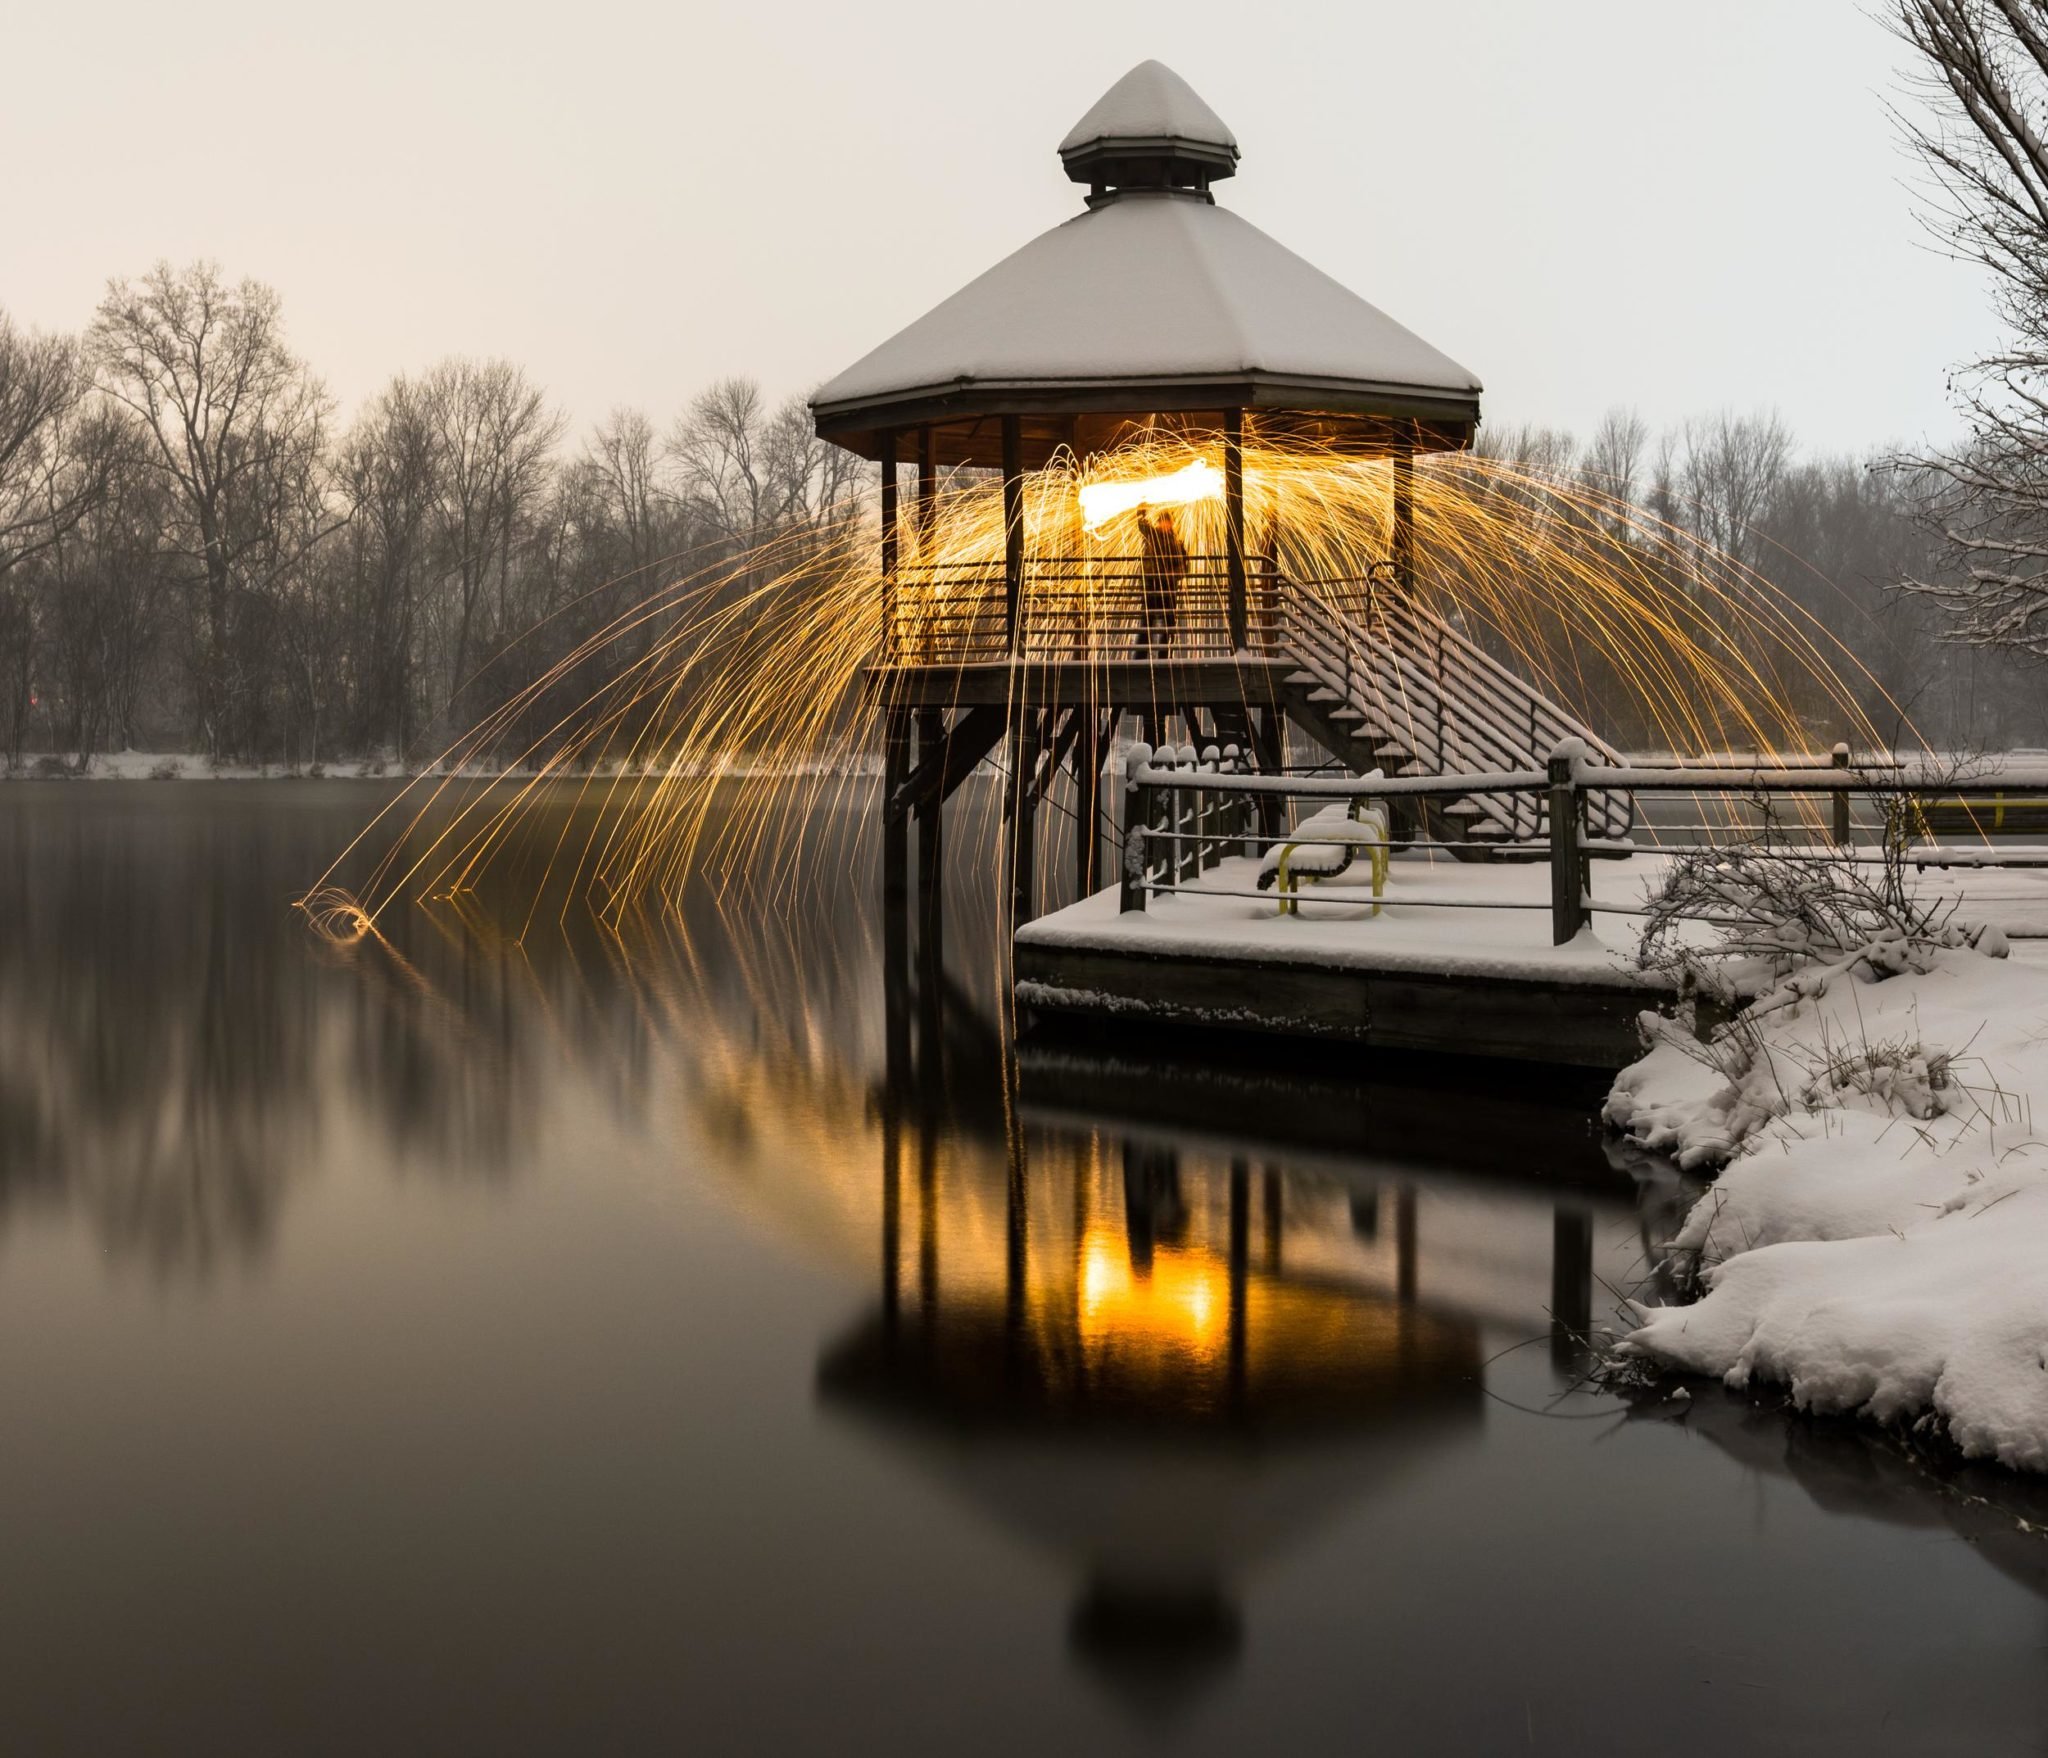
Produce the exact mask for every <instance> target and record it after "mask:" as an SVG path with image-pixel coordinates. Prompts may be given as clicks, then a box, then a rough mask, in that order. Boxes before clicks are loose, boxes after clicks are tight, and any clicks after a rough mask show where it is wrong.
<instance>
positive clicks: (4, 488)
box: [0, 312, 105, 575]
mask: <svg viewBox="0 0 2048 1758" xmlns="http://www.w3.org/2000/svg"><path fill="white" fill-rule="evenodd" d="M88 388H89V380H88V379H87V377H86V375H85V373H84V372H83V371H82V370H81V368H80V364H79V357H78V345H77V343H75V342H74V341H72V340H71V338H70V337H68V336H45V335H35V334H24V333H23V332H22V331H21V330H19V329H17V328H16V327H15V325H14V324H13V322H12V321H11V320H10V319H9V318H8V316H7V314H6V313H5V312H0V575H4V574H5V573H6V572H7V571H8V570H9V569H10V568H12V567H13V566H15V564H16V563H18V562H21V561H24V560H26V559H27V558H28V557H29V556H32V555H34V554H35V553H36V552H37V551H38V550H40V549H43V548H44V547H46V546H47V545H49V544H51V543H54V542H56V540H57V539H58V538H59V537H61V536H62V535H63V534H64V533H65V532H66V531H67V530H69V529H70V527H71V526H72V525H74V524H76V523H77V521H78V519H79V518H80V517H81V516H82V515H83V513H84V511H85V509H86V508H87V507H88V506H90V505H91V503H92V500H93V497H94V496H95V495H97V494H98V493H99V492H100V490H101V489H102V488H104V486H105V478H104V476H103V475H100V476H94V475H93V474H91V473H90V472H87V473H80V472H78V471H76V470H68V471H67V469H66V465H67V463H69V462H74V461H75V460H72V459H68V458H67V455H66V451H65V448H64V447H63V445H62V444H60V443H59V437H58V436H59V433H60V431H61V429H62V427H63V423H64V420H65V417H66V416H68V415H69V414H70V413H71V412H72V411H73V410H74V409H76V408H77V407H78V405H79V403H80V402H81V401H82V400H83V398H84V396H85V394H86V391H87V390H88Z"/></svg>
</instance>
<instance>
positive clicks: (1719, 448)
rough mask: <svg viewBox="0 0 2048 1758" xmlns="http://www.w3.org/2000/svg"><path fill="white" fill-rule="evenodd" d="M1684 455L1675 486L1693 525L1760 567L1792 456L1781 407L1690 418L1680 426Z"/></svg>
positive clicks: (1747, 563) (1724, 550) (1723, 550)
mask: <svg viewBox="0 0 2048 1758" xmlns="http://www.w3.org/2000/svg"><path fill="white" fill-rule="evenodd" d="M1678 459H1679V462H1678V477H1677V481H1676V484H1675V487H1676V492H1677V496H1678V500H1679V502H1680V503H1681V505H1682V506H1683V508H1684V519H1683V521H1682V522H1683V523H1684V524H1685V526H1686V527H1687V529H1689V530H1690V531H1691V532H1692V533H1693V534H1694V535H1695V536H1697V537H1699V538H1700V539H1701V540H1702V541H1703V542H1705V543H1707V544H1709V545H1710V546H1711V547H1713V548H1714V549H1716V550H1718V551H1720V553H1721V554H1723V555H1726V556H1732V557H1733V558H1734V559H1735V560H1736V561H1738V562H1740V563H1742V564H1743V565H1744V566H1745V567H1748V568H1751V569H1755V568H1757V567H1758V565H1759V563H1760V562H1761V560H1762V547H1761V546H1762V535H1761V534H1762V528H1763V523H1764V520H1765V519H1766V517H1767V516H1768V515H1769V513H1770V510H1771V502H1772V497H1773V496H1774V495H1775V494H1776V493H1777V492H1778V487H1779V484H1780V483H1781V482H1782V481H1783V479H1784V475H1785V471H1786V469H1787V468H1788V467H1789V466H1790V464H1791V462H1792V435H1791V434H1790V433H1789V432H1788V431H1787V430H1786V427H1785V424H1784V422H1783V421H1782V420H1780V419H1779V417H1778V416H1777V415H1776V414H1775V413H1767V414H1759V415H1734V414H1730V413H1729V412H1728V411H1726V410H1723V411H1722V412H1720V413H1719V414H1716V415H1710V416H1707V417H1705V418H1704V419H1702V420H1697V421H1688V422H1687V423H1686V424H1685V426H1684V428H1683V429H1682V430H1681V431H1680V435H1679V445H1678Z"/></svg>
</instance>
